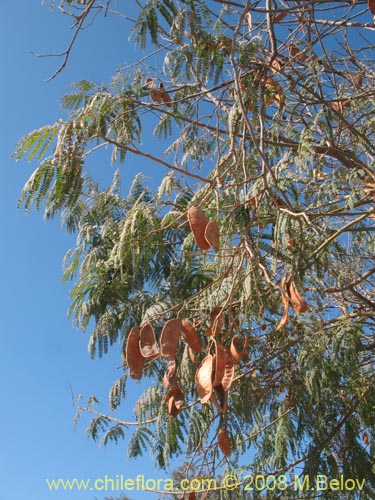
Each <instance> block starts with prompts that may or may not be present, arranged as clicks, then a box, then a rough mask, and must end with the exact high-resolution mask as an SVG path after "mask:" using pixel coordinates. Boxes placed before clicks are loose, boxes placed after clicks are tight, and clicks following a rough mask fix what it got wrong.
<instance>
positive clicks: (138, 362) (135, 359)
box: [125, 326, 145, 380]
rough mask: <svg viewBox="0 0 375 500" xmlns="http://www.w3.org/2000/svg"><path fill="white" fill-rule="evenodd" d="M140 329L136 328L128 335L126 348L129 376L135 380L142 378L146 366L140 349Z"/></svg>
mask: <svg viewBox="0 0 375 500" xmlns="http://www.w3.org/2000/svg"><path fill="white" fill-rule="evenodd" d="M140 331H141V329H140V327H139V326H134V327H133V328H132V329H131V330H130V333H129V335H128V338H127V341H126V348H125V360H126V364H127V366H128V368H129V375H130V377H131V378H132V379H134V380H140V379H141V378H142V371H143V367H144V364H145V358H144V357H143V356H142V353H141V349H140V347H139V339H140Z"/></svg>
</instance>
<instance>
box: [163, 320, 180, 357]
mask: <svg viewBox="0 0 375 500" xmlns="http://www.w3.org/2000/svg"><path fill="white" fill-rule="evenodd" d="M180 334H181V324H180V320H179V319H170V320H169V321H167V322H166V323H165V325H164V327H163V330H162V332H161V336H160V354H161V356H163V358H165V359H168V360H169V361H170V360H172V359H174V358H175V357H176V352H177V346H178V341H179V340H180Z"/></svg>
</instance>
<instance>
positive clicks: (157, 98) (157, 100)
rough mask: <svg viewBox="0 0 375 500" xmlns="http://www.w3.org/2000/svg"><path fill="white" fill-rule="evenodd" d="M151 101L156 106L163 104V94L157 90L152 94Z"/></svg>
mask: <svg viewBox="0 0 375 500" xmlns="http://www.w3.org/2000/svg"><path fill="white" fill-rule="evenodd" d="M150 97H151V101H152V102H153V103H154V104H163V98H162V92H161V90H159V89H155V90H153V91H152V92H151V93H150Z"/></svg>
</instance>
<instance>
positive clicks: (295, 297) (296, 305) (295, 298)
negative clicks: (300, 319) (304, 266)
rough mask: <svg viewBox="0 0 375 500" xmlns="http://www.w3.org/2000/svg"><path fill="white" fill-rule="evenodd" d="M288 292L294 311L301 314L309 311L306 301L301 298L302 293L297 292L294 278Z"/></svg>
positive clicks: (289, 284)
mask: <svg viewBox="0 0 375 500" xmlns="http://www.w3.org/2000/svg"><path fill="white" fill-rule="evenodd" d="M287 288H288V292H289V297H290V305H291V306H292V307H293V309H294V310H295V311H297V312H299V313H304V312H306V311H307V310H308V308H309V306H308V304H307V302H306V301H305V300H303V298H302V297H301V295H300V293H299V292H298V290H297V286H296V284H295V282H294V277H293V276H292V277H291V279H290V281H289V283H288V285H287Z"/></svg>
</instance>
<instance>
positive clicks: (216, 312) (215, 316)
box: [206, 307, 225, 337]
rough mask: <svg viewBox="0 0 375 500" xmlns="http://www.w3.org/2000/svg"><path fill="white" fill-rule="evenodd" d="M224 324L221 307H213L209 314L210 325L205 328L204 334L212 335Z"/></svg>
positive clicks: (219, 330)
mask: <svg viewBox="0 0 375 500" xmlns="http://www.w3.org/2000/svg"><path fill="white" fill-rule="evenodd" d="M224 326H225V321H224V315H223V313H222V308H221V307H215V308H214V309H213V310H212V312H211V314H210V326H209V327H208V328H207V330H206V335H212V336H213V337H214V336H215V335H217V334H219V333H220V332H221V331H222V329H223V328H224Z"/></svg>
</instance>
